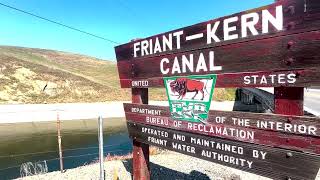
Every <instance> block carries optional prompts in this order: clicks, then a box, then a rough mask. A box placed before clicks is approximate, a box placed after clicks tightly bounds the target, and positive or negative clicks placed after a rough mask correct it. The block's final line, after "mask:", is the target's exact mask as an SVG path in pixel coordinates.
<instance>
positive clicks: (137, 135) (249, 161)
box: [127, 122, 320, 180]
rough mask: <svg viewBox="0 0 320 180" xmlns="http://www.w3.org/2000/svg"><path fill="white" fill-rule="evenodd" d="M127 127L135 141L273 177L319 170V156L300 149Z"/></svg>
mask: <svg viewBox="0 0 320 180" xmlns="http://www.w3.org/2000/svg"><path fill="white" fill-rule="evenodd" d="M127 127H128V130H129V134H130V137H131V138H133V139H135V140H137V141H140V142H144V143H147V144H152V145H154V146H158V147H162V148H165V149H169V150H172V151H176V152H179V153H183V154H186V155H190V156H193V157H197V158H200V159H204V160H208V161H212V162H216V163H219V164H222V165H225V166H229V167H233V168H237V169H240V170H243V171H247V172H252V173H255V174H260V175H263V176H266V177H270V178H274V179H289V178H290V179H299V180H300V179H314V178H315V177H316V175H317V173H318V170H319V167H318V165H319V163H320V159H319V158H318V157H316V156H313V155H306V154H304V153H300V152H295V151H290V150H284V149H280V148H270V147H265V146H258V145H252V144H248V143H240V142H235V141H228V140H224V139H220V138H216V137H210V138H209V137H207V136H202V135H196V134H192V133H186V132H181V131H176V130H170V129H167V128H160V127H157V126H149V125H144V124H138V123H133V122H128V123H127Z"/></svg>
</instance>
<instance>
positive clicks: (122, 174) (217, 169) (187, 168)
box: [21, 152, 268, 180]
mask: <svg viewBox="0 0 320 180" xmlns="http://www.w3.org/2000/svg"><path fill="white" fill-rule="evenodd" d="M150 160H151V163H150V168H151V179H159V180H166V179H187V180H188V179H197V180H198V179H199V180H201V179H203V180H208V179H212V180H222V179H223V180H231V179H232V180H247V179H250V180H251V179H255V180H267V179H268V178H264V177H261V176H257V175H254V174H251V173H246V172H243V171H240V170H236V169H233V168H228V167H225V166H222V165H219V164H215V163H211V162H209V161H204V160H200V159H197V158H192V157H190V156H186V155H183V154H179V153H174V152H165V153H162V154H158V155H153V156H151V157H150ZM104 167H105V173H106V179H117V177H118V178H119V179H121V180H122V179H125V180H127V179H128V180H129V179H132V177H131V174H130V172H132V161H131V160H122V161H108V162H105V164H104ZM98 177H99V164H92V165H87V166H82V167H78V168H75V169H69V170H67V171H66V172H65V173H63V174H61V173H60V172H59V171H56V172H51V173H47V174H43V175H37V176H31V177H26V178H21V180H37V179H41V180H42V179H48V180H49V179H50V180H52V179H58V180H60V179H61V180H62V179H63V180H66V179H68V180H73V179H74V180H80V179H85V180H87V179H88V180H89V179H99V178H98Z"/></svg>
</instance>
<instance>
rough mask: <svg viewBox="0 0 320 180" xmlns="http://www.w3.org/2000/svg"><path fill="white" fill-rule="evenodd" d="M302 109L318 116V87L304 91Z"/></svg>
mask: <svg viewBox="0 0 320 180" xmlns="http://www.w3.org/2000/svg"><path fill="white" fill-rule="evenodd" d="M304 109H305V110H306V111H308V112H310V113H312V114H314V115H316V116H320V89H307V90H305V91H304Z"/></svg>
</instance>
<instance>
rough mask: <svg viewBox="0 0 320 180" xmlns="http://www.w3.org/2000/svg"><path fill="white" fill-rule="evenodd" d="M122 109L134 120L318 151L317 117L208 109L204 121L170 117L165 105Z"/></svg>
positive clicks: (252, 141) (319, 129)
mask: <svg viewBox="0 0 320 180" xmlns="http://www.w3.org/2000/svg"><path fill="white" fill-rule="evenodd" d="M124 110H125V113H126V119H127V120H130V121H132V122H135V123H142V124H146V125H152V126H159V127H164V128H170V129H175V130H180V131H185V132H191V133H195V134H202V135H207V136H210V137H220V138H226V139H229V140H235V141H242V142H248V143H255V144H262V145H267V146H273V147H280V148H287V149H293V150H297V151H303V152H310V153H315V154H320V123H319V121H320V118H314V117H301V116H286V115H272V114H258V113H245V112H233V111H231V112H228V111H210V112H209V117H208V120H207V123H206V124H204V123H202V122H192V121H184V120H176V119H173V118H171V117H170V111H169V108H168V107H164V106H152V105H139V104H124ZM319 165H320V164H319Z"/></svg>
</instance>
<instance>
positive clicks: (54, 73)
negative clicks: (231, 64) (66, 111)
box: [0, 46, 234, 104]
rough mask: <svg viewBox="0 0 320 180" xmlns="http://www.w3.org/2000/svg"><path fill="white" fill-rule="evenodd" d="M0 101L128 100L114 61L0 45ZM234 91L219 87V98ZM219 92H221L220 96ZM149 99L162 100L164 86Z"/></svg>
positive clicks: (163, 97)
mask: <svg viewBox="0 0 320 180" xmlns="http://www.w3.org/2000/svg"><path fill="white" fill-rule="evenodd" d="M0 62H1V63H0V103H6V104H7V103H62V102H64V103H67V102H104V101H111V100H130V92H129V90H128V89H127V90H124V89H121V88H120V85H119V80H118V72H117V68H116V63H115V62H112V61H107V60H100V59H96V58H93V57H88V56H84V55H78V54H71V53H66V52H61V51H53V50H44V49H33V48H21V47H8V46H0ZM233 92H234V91H233V90H231V91H230V92H229V91H228V92H227V91H224V90H222V91H221V90H219V91H218V100H219V99H232V98H233V95H232V93H233ZM219 94H220V95H219ZM150 96H151V97H150V99H153V100H161V99H162V100H164V99H166V95H165V92H164V89H152V90H151V92H150Z"/></svg>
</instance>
